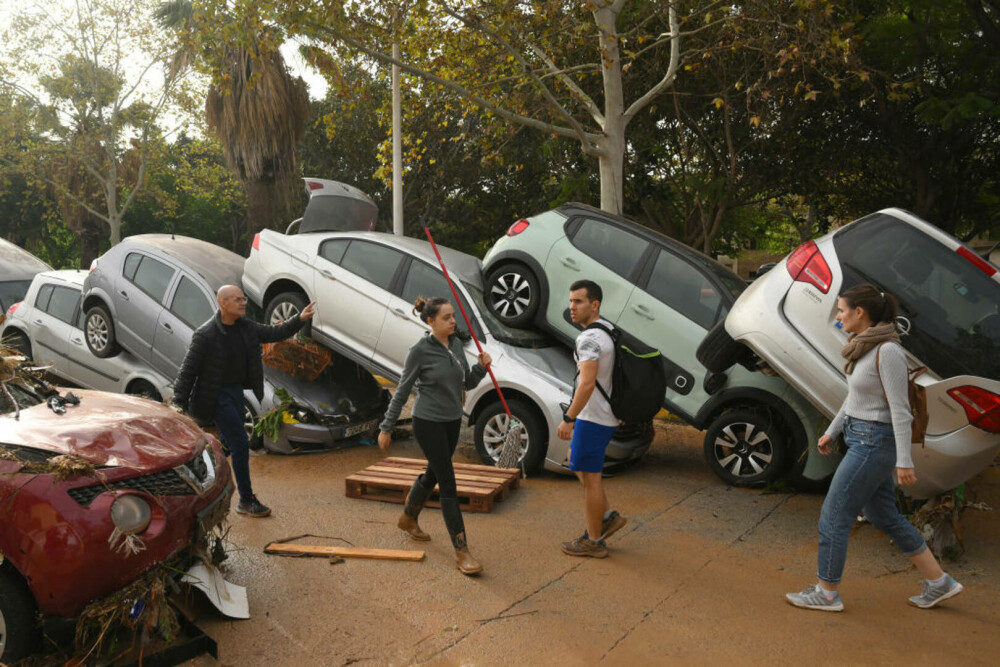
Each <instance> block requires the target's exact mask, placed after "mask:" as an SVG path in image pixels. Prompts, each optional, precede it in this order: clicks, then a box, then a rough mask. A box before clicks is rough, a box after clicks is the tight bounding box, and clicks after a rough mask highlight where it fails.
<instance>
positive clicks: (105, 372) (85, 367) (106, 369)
mask: <svg viewBox="0 0 1000 667" xmlns="http://www.w3.org/2000/svg"><path fill="white" fill-rule="evenodd" d="M86 321H87V314H86V313H85V312H83V310H82V309H78V310H77V315H76V320H75V321H74V323H73V326H72V327H70V329H69V337H68V339H67V348H68V350H69V372H70V375H71V377H70V379H71V380H73V382H75V383H77V384H78V385H80V386H81V387H86V388H87V389H98V390H100V391H124V389H125V388H124V387H122V386H121V381H122V367H121V363H120V359H121V357H120V356H119V355H116V356H114V357H109V358H107V359H101V358H99V357H95V356H94V354H93V353H92V352H91V351H90V348H88V347H87V342H86V340H85V339H84V333H83V331H84V326H85V324H86Z"/></svg>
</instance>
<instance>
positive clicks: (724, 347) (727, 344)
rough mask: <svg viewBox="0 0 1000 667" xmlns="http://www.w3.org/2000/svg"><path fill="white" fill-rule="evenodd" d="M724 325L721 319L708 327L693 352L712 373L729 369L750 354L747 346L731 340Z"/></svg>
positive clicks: (723, 320) (724, 322) (724, 321)
mask: <svg viewBox="0 0 1000 667" xmlns="http://www.w3.org/2000/svg"><path fill="white" fill-rule="evenodd" d="M725 325H726V320H725V319H722V320H720V321H719V322H718V323H717V324H716V325H715V326H714V327H712V328H711V329H709V331H708V333H707V334H705V338H704V339H702V341H701V344H700V345H699V346H698V350H697V352H695V356H696V357H697V358H698V361H700V362H701V365H702V366H704V367H705V368H707V369H708V370H709V371H711V372H713V373H722V372H725V371H727V370H729V369H730V368H731V367H732V366H733V364H735V363H738V362H739V361H740V360H741V359H743V358H744V357H746V356H749V354H750V349H749V348H748V347H746V346H745V345H743V344H742V343H738V342H737V341H735V340H733V338H732V336H730V335H729V333H728V332H727V331H726V326H725Z"/></svg>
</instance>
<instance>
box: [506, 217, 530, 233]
mask: <svg viewBox="0 0 1000 667" xmlns="http://www.w3.org/2000/svg"><path fill="white" fill-rule="evenodd" d="M529 224H530V223H529V222H528V221H527V220H525V219H524V218H521V219H520V220H518V221H517V222H515V223H514V224H513V225H511V226H510V228H508V229H507V236H517V235H518V234H520V233H521V232H523V231H524V230H525V229H527V228H528V225H529Z"/></svg>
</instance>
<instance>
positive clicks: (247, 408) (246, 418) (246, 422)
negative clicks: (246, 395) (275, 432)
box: [243, 399, 264, 449]
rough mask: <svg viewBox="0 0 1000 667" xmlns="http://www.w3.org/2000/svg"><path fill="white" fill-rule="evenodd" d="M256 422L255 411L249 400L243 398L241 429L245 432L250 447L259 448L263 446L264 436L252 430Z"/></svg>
mask: <svg viewBox="0 0 1000 667" xmlns="http://www.w3.org/2000/svg"><path fill="white" fill-rule="evenodd" d="M256 424H257V411H256V410H254V409H253V406H252V405H250V401H248V400H246V399H243V430H244V431H246V433H247V441H248V442H249V443H250V449H261V448H262V447H263V446H264V436H262V435H261V434H259V433H257V432H256V431H254V426H255V425H256Z"/></svg>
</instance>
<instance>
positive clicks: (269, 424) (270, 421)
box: [253, 387, 294, 440]
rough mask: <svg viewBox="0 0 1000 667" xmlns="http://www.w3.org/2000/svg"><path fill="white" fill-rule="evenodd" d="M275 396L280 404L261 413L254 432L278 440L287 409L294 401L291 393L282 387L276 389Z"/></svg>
mask: <svg viewBox="0 0 1000 667" xmlns="http://www.w3.org/2000/svg"><path fill="white" fill-rule="evenodd" d="M274 396H275V398H277V399H278V405H276V406H275V407H273V408H271V409H270V410H268V411H267V412H265V413H264V414H262V415H260V416H259V417H258V419H257V423H256V424H254V426H253V431H254V433H256V434H257V435H263V436H264V437H265V438H270V439H271V440H277V439H278V438H279V437H280V436H281V425H282V424H283V423H284V415H285V411H286V410H288V408H290V407H291V406H292V403H293V402H294V401H293V399H292V396H291V394H289V393H288V392H287V391H286V390H284V389H282V388H280V387H278V388H276V389H275V390H274Z"/></svg>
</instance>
